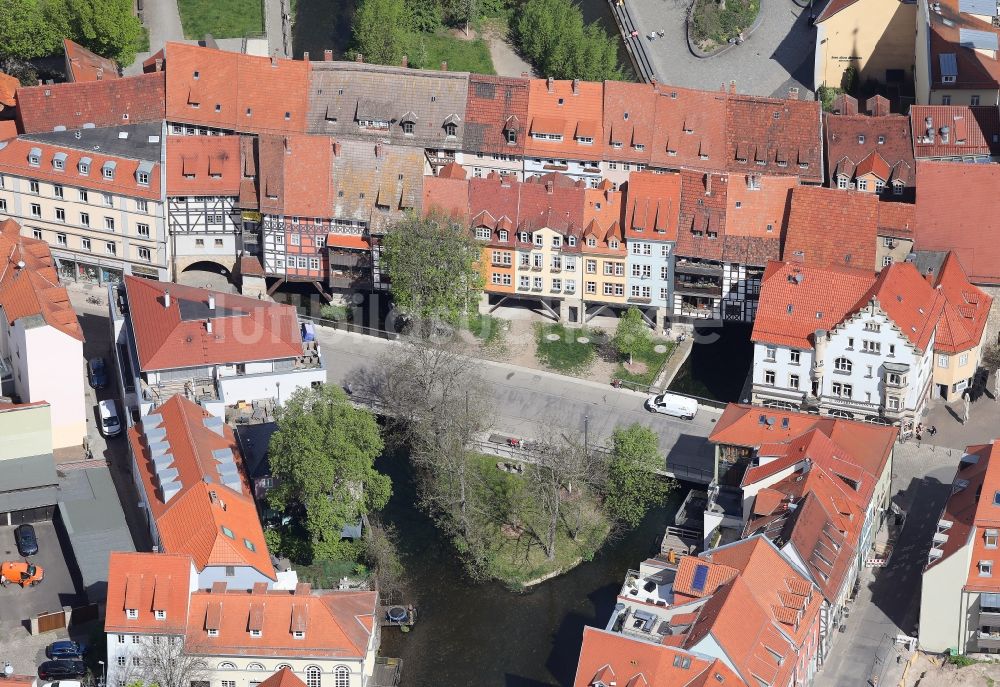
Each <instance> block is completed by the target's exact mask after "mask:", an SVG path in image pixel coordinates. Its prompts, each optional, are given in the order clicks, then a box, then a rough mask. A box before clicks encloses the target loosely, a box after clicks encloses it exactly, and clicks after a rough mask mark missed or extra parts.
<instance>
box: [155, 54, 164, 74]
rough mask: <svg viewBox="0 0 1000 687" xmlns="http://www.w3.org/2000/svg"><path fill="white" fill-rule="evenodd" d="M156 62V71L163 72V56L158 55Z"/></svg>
mask: <svg viewBox="0 0 1000 687" xmlns="http://www.w3.org/2000/svg"><path fill="white" fill-rule="evenodd" d="M154 64H155V65H156V71H158V72H162V71H163V58H162V57H157V58H156V60H155V62H154Z"/></svg>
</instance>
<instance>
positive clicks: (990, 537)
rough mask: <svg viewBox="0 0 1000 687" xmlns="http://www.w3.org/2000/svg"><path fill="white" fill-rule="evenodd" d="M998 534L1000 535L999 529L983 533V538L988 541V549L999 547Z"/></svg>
mask: <svg viewBox="0 0 1000 687" xmlns="http://www.w3.org/2000/svg"><path fill="white" fill-rule="evenodd" d="M998 536H1000V531H998V530H986V532H985V534H984V535H983V540H984V541H985V543H986V548H987V549H995V548H997V539H998Z"/></svg>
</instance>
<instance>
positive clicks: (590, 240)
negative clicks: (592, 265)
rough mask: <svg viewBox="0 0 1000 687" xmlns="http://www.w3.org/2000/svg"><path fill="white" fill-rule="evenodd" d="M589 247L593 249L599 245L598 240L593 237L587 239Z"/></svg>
mask: <svg viewBox="0 0 1000 687" xmlns="http://www.w3.org/2000/svg"><path fill="white" fill-rule="evenodd" d="M587 245H588V246H589V247H591V248H593V247H594V246H596V245H597V239H595V238H594V237H593V236H588V237H587Z"/></svg>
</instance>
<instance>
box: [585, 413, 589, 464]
mask: <svg viewBox="0 0 1000 687" xmlns="http://www.w3.org/2000/svg"><path fill="white" fill-rule="evenodd" d="M589 435H590V416H589V415H584V416H583V454H584V455H585V456H589V455H590V443H589V439H590V436H589Z"/></svg>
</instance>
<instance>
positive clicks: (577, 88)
mask: <svg viewBox="0 0 1000 687" xmlns="http://www.w3.org/2000/svg"><path fill="white" fill-rule="evenodd" d="M573 95H580V80H579V79H573Z"/></svg>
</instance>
